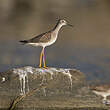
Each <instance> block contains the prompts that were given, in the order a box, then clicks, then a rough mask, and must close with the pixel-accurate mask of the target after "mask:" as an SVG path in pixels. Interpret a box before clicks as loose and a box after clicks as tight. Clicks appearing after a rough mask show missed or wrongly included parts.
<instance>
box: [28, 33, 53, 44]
mask: <svg viewBox="0 0 110 110" xmlns="http://www.w3.org/2000/svg"><path fill="white" fill-rule="evenodd" d="M50 39H51V31H49V32H45V33H43V34H40V35H38V36H36V37H34V38H32V39H30V40H28V42H29V43H39V42H40V43H45V42H48V41H49V40H50Z"/></svg>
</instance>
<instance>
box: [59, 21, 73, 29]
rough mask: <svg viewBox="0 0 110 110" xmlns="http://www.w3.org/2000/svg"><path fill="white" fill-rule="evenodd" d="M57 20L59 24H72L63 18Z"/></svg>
mask: <svg viewBox="0 0 110 110" xmlns="http://www.w3.org/2000/svg"><path fill="white" fill-rule="evenodd" d="M58 22H59V24H60V25H62V26H64V25H68V26H71V27H73V25H71V24H69V23H68V22H67V21H66V20H64V19H59V21H58Z"/></svg>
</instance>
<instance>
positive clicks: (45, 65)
mask: <svg viewBox="0 0 110 110" xmlns="http://www.w3.org/2000/svg"><path fill="white" fill-rule="evenodd" d="M42 55H43V64H44V66H43V67H44V68H47V67H46V65H45V55H44V48H43V54H42Z"/></svg>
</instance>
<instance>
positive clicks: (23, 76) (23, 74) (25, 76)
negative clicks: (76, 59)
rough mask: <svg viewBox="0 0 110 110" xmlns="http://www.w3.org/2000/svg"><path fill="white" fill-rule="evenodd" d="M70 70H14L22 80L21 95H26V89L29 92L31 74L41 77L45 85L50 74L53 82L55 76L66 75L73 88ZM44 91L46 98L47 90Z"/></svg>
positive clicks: (30, 68) (28, 68)
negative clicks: (29, 76)
mask: <svg viewBox="0 0 110 110" xmlns="http://www.w3.org/2000/svg"><path fill="white" fill-rule="evenodd" d="M69 70H70V69H56V68H48V69H44V68H37V69H35V68H33V67H30V66H27V67H24V68H18V69H13V73H15V74H18V75H19V80H20V86H21V88H20V94H21V95H24V94H25V93H26V89H27V91H29V84H28V83H29V82H28V75H29V74H36V75H40V76H42V83H44V81H45V80H47V79H46V75H47V74H50V79H51V80H52V79H53V78H54V77H53V75H59V73H61V74H63V75H65V76H67V77H68V79H69V81H70V86H71V88H72V75H71V73H70V71H69ZM3 81H5V79H3ZM43 91H44V95H45V96H46V90H45V88H44V89H43Z"/></svg>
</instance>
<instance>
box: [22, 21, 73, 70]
mask: <svg viewBox="0 0 110 110" xmlns="http://www.w3.org/2000/svg"><path fill="white" fill-rule="evenodd" d="M66 25H67V26H70V27H73V25H72V24H69V23H68V22H67V21H66V20H64V19H59V20H58V21H57V23H56V25H55V26H54V28H52V29H51V30H49V31H47V32H44V33H42V34H40V35H37V36H35V37H33V38H31V39H28V40H21V41H20V42H21V43H23V44H25V45H31V46H35V47H38V46H40V47H42V51H41V53H40V64H39V68H41V66H42V58H43V68H48V67H47V66H46V63H45V56H44V50H45V47H47V46H50V45H52V44H53V43H55V41H56V40H57V37H58V33H59V30H60V28H61V27H63V26H66Z"/></svg>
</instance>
